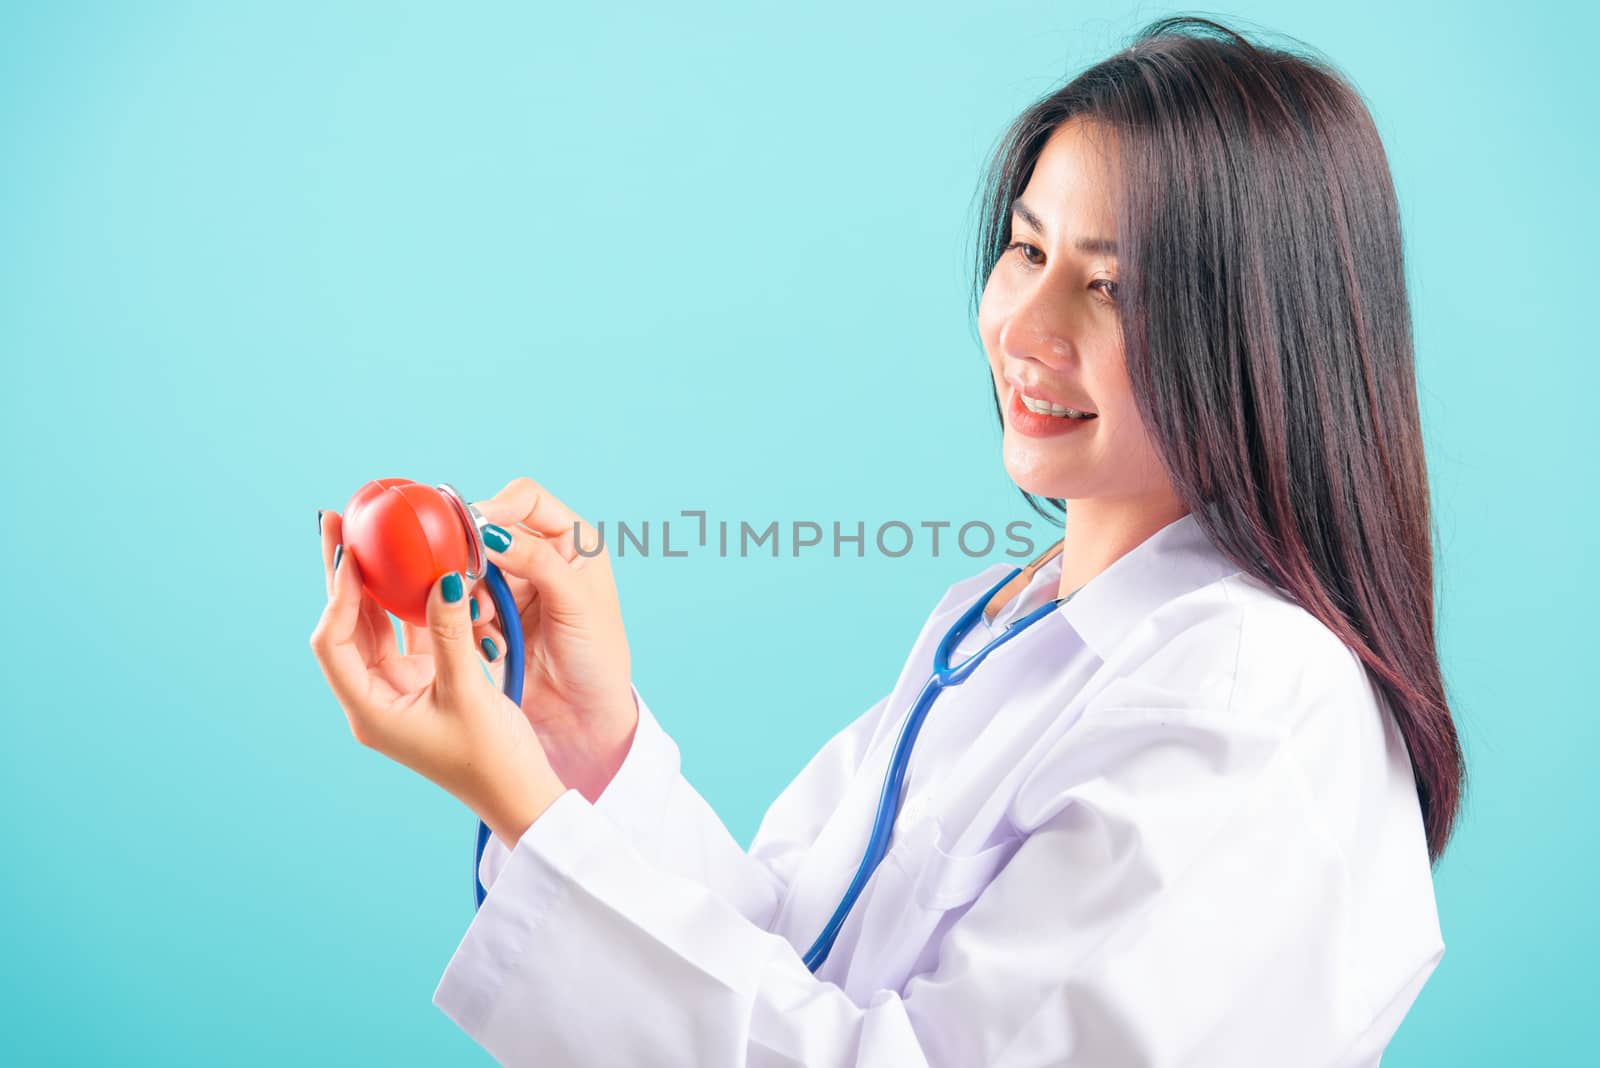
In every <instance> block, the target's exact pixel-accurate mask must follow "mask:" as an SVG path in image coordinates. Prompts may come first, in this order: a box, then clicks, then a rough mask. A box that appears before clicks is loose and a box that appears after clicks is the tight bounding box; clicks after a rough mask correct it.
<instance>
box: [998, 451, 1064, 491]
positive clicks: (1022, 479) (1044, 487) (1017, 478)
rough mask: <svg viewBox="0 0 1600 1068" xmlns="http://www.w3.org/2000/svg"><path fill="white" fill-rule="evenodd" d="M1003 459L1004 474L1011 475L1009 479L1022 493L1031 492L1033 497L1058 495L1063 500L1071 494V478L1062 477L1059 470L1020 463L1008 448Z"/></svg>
mask: <svg viewBox="0 0 1600 1068" xmlns="http://www.w3.org/2000/svg"><path fill="white" fill-rule="evenodd" d="M1005 461H1006V474H1008V475H1010V476H1011V481H1012V482H1014V483H1016V485H1017V488H1018V489H1020V490H1022V491H1023V492H1024V493H1031V494H1033V495H1034V496H1035V497H1058V498H1061V499H1063V500H1065V499H1067V498H1069V497H1071V496H1072V495H1073V492H1072V479H1070V478H1066V477H1063V475H1062V473H1061V472H1060V471H1052V470H1049V469H1045V468H1040V467H1038V466H1034V465H1030V464H1025V463H1022V462H1020V461H1019V460H1018V459H1017V458H1015V457H1013V456H1012V455H1011V453H1010V450H1007V452H1006V456H1005Z"/></svg>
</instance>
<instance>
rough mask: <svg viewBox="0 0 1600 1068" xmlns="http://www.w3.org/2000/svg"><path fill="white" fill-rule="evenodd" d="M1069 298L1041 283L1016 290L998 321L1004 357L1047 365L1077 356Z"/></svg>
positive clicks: (1058, 364) (1070, 359)
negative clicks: (1002, 317)
mask: <svg viewBox="0 0 1600 1068" xmlns="http://www.w3.org/2000/svg"><path fill="white" fill-rule="evenodd" d="M1067 303H1068V302H1067V301H1065V300H1063V299H1062V298H1061V296H1060V295H1059V294H1052V293H1051V292H1050V291H1049V290H1048V289H1046V288H1045V287H1044V286H1033V287H1032V288H1030V289H1028V290H1026V291H1025V292H1022V293H1019V294H1017V297H1016V300H1015V301H1014V302H1013V303H1012V305H1011V307H1010V309H1009V312H1008V314H1007V315H1006V316H1005V318H1004V319H1003V320H1002V322H1001V323H1000V335H999V339H998V342H999V349H1000V355H1001V357H1002V358H1003V359H1005V360H1031V361H1035V362H1038V363H1043V364H1045V365H1047V366H1049V367H1063V366H1066V365H1069V364H1071V363H1072V362H1073V361H1074V360H1075V359H1076V356H1077V345H1076V343H1075V342H1074V340H1073V338H1074V336H1075V329H1076V328H1075V326H1074V324H1073V321H1072V314H1071V312H1070V310H1069V309H1068V308H1067V307H1066V304H1067Z"/></svg>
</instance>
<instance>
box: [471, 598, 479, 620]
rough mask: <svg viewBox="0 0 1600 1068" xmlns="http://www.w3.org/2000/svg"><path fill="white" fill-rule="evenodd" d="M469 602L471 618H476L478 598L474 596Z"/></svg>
mask: <svg viewBox="0 0 1600 1068" xmlns="http://www.w3.org/2000/svg"><path fill="white" fill-rule="evenodd" d="M469 603H470V605H471V607H472V618H473V619H477V618H478V599H477V598H476V597H474V598H473V599H472V600H471V601H470V602H469Z"/></svg>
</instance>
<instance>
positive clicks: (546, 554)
mask: <svg viewBox="0 0 1600 1068" xmlns="http://www.w3.org/2000/svg"><path fill="white" fill-rule="evenodd" d="M484 545H485V546H487V547H488V550H489V561H490V562H491V563H493V564H494V565H495V566H497V567H499V568H500V570H501V571H503V572H505V574H506V575H507V576H508V577H510V576H515V577H516V578H520V579H523V580H525V581H526V582H528V583H530V584H531V585H532V586H533V588H534V590H535V592H536V593H537V594H538V596H539V597H541V598H543V600H544V603H545V604H546V605H547V606H548V607H549V609H550V610H551V611H553V612H557V613H561V612H573V613H576V612H580V611H581V610H582V609H583V606H584V588H583V585H582V583H583V576H582V575H581V574H580V573H579V571H578V569H577V568H576V567H574V566H573V565H572V564H570V563H568V562H567V558H566V557H565V556H563V555H562V553H561V550H560V549H558V548H556V545H555V542H554V541H552V540H551V539H549V538H541V537H540V536H539V535H538V534H535V533H532V532H530V531H526V530H516V531H510V530H507V529H505V528H504V527H501V526H498V525H497V524H496V525H491V526H489V527H486V528H484ZM507 585H508V587H509V583H508V584H507Z"/></svg>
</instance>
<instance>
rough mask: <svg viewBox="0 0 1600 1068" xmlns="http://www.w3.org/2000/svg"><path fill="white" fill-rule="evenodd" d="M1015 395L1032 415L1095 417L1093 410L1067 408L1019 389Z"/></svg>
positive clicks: (1072, 417)
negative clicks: (1031, 395)
mask: <svg viewBox="0 0 1600 1068" xmlns="http://www.w3.org/2000/svg"><path fill="white" fill-rule="evenodd" d="M1017 396H1018V399H1019V400H1021V401H1022V406H1023V407H1024V408H1026V409H1028V411H1030V412H1032V413H1033V414H1034V415H1049V416H1054V417H1055V418H1057V419H1094V418H1096V413H1095V412H1086V411H1082V410H1080V409H1078V408H1068V407H1066V406H1065V405H1062V404H1052V403H1050V402H1049V401H1044V400H1038V399H1036V398H1034V397H1030V396H1028V395H1027V394H1026V393H1022V392H1020V391H1019V392H1018V394H1017Z"/></svg>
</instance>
